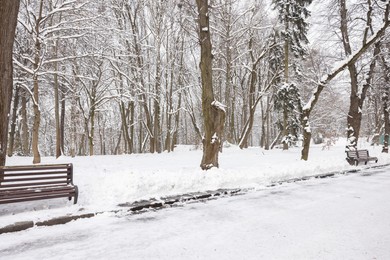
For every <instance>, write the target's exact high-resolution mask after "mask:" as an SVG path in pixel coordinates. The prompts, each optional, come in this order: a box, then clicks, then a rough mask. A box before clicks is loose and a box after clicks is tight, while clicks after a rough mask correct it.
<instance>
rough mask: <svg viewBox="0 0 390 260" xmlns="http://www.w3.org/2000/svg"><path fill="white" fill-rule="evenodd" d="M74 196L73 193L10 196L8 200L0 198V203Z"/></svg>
mask: <svg viewBox="0 0 390 260" xmlns="http://www.w3.org/2000/svg"><path fill="white" fill-rule="evenodd" d="M70 196H71V197H74V194H53V195H50V194H44V195H41V196H34V197H28V198H21V197H19V198H12V199H8V200H0V204H7V203H14V202H24V201H33V200H44V199H56V198H68V197H70Z"/></svg>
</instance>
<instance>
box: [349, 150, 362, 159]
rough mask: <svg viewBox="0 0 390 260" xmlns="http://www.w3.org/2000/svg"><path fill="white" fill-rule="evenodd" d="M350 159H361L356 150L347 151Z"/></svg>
mask: <svg viewBox="0 0 390 260" xmlns="http://www.w3.org/2000/svg"><path fill="white" fill-rule="evenodd" d="M346 153H347V156H348V157H349V158H359V155H358V152H357V151H356V150H351V151H346Z"/></svg>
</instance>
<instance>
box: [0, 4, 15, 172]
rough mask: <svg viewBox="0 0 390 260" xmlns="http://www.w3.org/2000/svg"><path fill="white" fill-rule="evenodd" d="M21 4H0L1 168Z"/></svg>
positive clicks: (5, 150)
mask: <svg viewBox="0 0 390 260" xmlns="http://www.w3.org/2000/svg"><path fill="white" fill-rule="evenodd" d="M19 3H20V2H19V1H14V0H3V1H1V4H0V46H1V48H0V100H1V102H0V122H1V123H0V124H1V126H0V166H4V165H5V161H6V157H7V142H8V114H9V111H10V105H11V98H12V86H13V65H12V50H13V45H14V39H15V28H16V23H17V18H18V11H19Z"/></svg>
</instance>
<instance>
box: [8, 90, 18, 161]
mask: <svg viewBox="0 0 390 260" xmlns="http://www.w3.org/2000/svg"><path fill="white" fill-rule="evenodd" d="M19 93H20V87H19V86H17V87H16V89H15V95H14V103H13V107H12V118H11V129H10V131H9V140H8V141H9V144H8V156H9V157H11V156H12V155H13V154H14V142H15V129H16V118H17V113H18V106H19V96H20V95H19Z"/></svg>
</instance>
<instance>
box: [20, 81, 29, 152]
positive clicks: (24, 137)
mask: <svg viewBox="0 0 390 260" xmlns="http://www.w3.org/2000/svg"><path fill="white" fill-rule="evenodd" d="M27 95H29V94H28V93H27V91H26V90H25V89H23V90H22V93H21V96H22V102H21V103H22V104H21V108H20V116H21V122H20V123H21V138H20V139H21V148H22V154H23V155H24V156H27V155H28V154H30V144H29V140H30V138H29V136H30V134H29V129H28V122H27V121H28V118H27Z"/></svg>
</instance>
